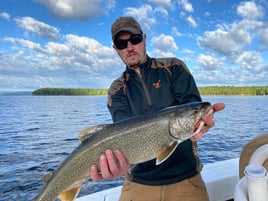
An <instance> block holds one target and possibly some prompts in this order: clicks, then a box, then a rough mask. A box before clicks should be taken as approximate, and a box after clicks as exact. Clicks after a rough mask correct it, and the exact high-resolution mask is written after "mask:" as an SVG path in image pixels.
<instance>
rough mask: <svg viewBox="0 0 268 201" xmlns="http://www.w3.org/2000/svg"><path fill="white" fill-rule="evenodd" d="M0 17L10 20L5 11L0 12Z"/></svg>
mask: <svg viewBox="0 0 268 201" xmlns="http://www.w3.org/2000/svg"><path fill="white" fill-rule="evenodd" d="M0 17H1V18H4V19H6V20H7V21H9V20H10V15H9V14H8V13H6V12H3V13H0Z"/></svg>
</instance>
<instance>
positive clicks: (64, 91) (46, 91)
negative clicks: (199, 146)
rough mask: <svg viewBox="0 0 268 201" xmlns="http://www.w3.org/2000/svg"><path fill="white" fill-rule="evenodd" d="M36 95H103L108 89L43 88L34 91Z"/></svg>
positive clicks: (33, 93)
mask: <svg viewBox="0 0 268 201" xmlns="http://www.w3.org/2000/svg"><path fill="white" fill-rule="evenodd" d="M32 95H35V96H102V95H107V89H90V88H41V89H37V90H35V91H33V92H32Z"/></svg>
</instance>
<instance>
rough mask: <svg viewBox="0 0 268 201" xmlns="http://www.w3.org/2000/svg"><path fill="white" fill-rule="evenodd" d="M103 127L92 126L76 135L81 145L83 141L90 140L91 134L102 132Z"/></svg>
mask: <svg viewBox="0 0 268 201" xmlns="http://www.w3.org/2000/svg"><path fill="white" fill-rule="evenodd" d="M105 126H106V125H97V126H92V127H89V128H86V129H84V130H81V131H80V132H79V134H78V138H79V140H80V142H81V143H82V142H84V141H85V140H87V139H88V138H90V137H91V136H92V135H93V134H95V133H96V132H98V131H100V130H102V129H103V128H104V127H105Z"/></svg>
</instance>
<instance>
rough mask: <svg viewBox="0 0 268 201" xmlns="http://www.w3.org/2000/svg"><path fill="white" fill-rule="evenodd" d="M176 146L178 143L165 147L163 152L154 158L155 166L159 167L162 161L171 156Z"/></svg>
mask: <svg viewBox="0 0 268 201" xmlns="http://www.w3.org/2000/svg"><path fill="white" fill-rule="evenodd" d="M178 145H179V143H178V142H174V143H173V144H172V145H171V146H169V147H167V148H166V149H165V150H163V151H162V152H160V153H159V154H158V155H157V158H156V165H159V164H161V163H163V162H164V161H166V160H167V159H168V158H169V157H170V156H171V154H172V153H173V152H174V151H175V149H176V148H177V146H178Z"/></svg>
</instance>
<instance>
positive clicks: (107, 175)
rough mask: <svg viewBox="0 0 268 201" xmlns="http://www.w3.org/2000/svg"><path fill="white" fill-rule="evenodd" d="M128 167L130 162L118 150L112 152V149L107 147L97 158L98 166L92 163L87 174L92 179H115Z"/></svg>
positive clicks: (122, 174) (124, 173) (123, 173)
mask: <svg viewBox="0 0 268 201" xmlns="http://www.w3.org/2000/svg"><path fill="white" fill-rule="evenodd" d="M129 168H130V164H129V163H128V162H127V160H126V158H125V156H124V155H123V153H122V152H121V151H120V150H116V151H115V152H114V153H113V152H112V150H110V149H107V150H106V152H105V154H102V155H101V156H100V158H99V167H98V166H97V165H92V166H91V167H90V172H89V174H90V178H91V179H92V180H93V181H99V180H101V179H117V178H119V177H121V176H124V175H126V174H127V172H128V170H129Z"/></svg>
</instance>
